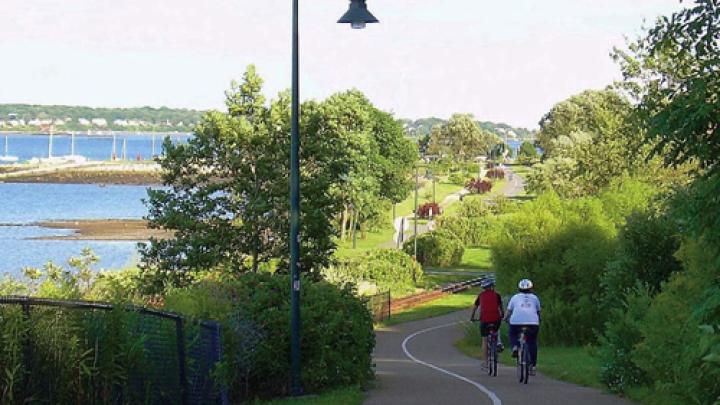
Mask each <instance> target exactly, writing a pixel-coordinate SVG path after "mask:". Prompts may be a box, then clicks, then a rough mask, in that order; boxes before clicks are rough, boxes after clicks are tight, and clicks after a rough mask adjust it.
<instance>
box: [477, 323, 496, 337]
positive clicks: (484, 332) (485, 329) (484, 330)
mask: <svg viewBox="0 0 720 405" xmlns="http://www.w3.org/2000/svg"><path fill="white" fill-rule="evenodd" d="M491 326H492V327H493V328H494V329H495V332H499V331H500V321H497V322H480V336H482V337H487V336H488V335H489V334H490V327H491Z"/></svg>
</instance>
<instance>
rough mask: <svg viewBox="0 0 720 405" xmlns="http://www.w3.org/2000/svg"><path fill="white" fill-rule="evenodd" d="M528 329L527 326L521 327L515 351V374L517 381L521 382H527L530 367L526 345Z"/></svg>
mask: <svg viewBox="0 0 720 405" xmlns="http://www.w3.org/2000/svg"><path fill="white" fill-rule="evenodd" d="M528 329H529V328H528V327H527V326H523V327H521V328H520V336H519V337H518V340H519V342H520V347H519V348H518V353H517V376H518V381H519V382H520V383H522V384H527V383H528V378H529V376H530V367H532V358H531V357H530V348H529V347H528V344H527V337H526V334H527V332H528Z"/></svg>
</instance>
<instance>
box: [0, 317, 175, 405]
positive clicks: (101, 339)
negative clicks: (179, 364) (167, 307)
mask: <svg viewBox="0 0 720 405" xmlns="http://www.w3.org/2000/svg"><path fill="white" fill-rule="evenodd" d="M138 319H139V315H138V314H137V313H134V312H129V311H125V310H124V308H122V306H117V307H116V308H115V309H113V310H111V311H97V312H89V311H85V310H76V309H59V308H52V307H34V308H33V309H32V310H31V311H30V316H29V318H26V317H25V316H24V315H23V312H22V309H21V307H20V306H14V305H3V306H0V331H2V332H1V333H0V346H1V347H3V350H2V351H0V375H2V377H0V380H2V387H3V390H2V392H0V400H1V402H2V403H4V404H21V403H27V401H32V402H36V401H39V402H48V403H86V404H101V403H123V404H132V403H138V402H140V401H143V400H144V398H146V397H145V395H144V394H145V391H146V390H147V389H149V388H150V386H149V385H147V384H146V383H143V384H141V385H142V386H141V387H138V386H134V387H131V384H130V379H129V376H130V375H135V376H138V377H142V376H144V375H145V373H146V372H147V371H148V367H147V364H146V362H145V356H146V353H145V349H144V346H143V341H144V337H143V336H142V335H141V334H138V333H137V328H138ZM26 344H28V345H30V346H28V347H27V348H26V346H25V345H26ZM171 350H172V349H171ZM28 356H30V357H28ZM138 388H139V389H138ZM117 398H122V400H121V401H120V402H118V401H117ZM158 399H159V398H158Z"/></svg>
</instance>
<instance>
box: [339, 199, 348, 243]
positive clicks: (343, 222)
mask: <svg viewBox="0 0 720 405" xmlns="http://www.w3.org/2000/svg"><path fill="white" fill-rule="evenodd" d="M347 219H348V207H347V205H346V206H345V209H344V210H343V212H342V214H341V216H340V240H341V241H344V240H345V230H346V229H347V228H346V227H347Z"/></svg>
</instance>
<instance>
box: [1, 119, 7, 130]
mask: <svg viewBox="0 0 720 405" xmlns="http://www.w3.org/2000/svg"><path fill="white" fill-rule="evenodd" d="M5 125H6V124H5V121H4V120H0V128H5Z"/></svg>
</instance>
